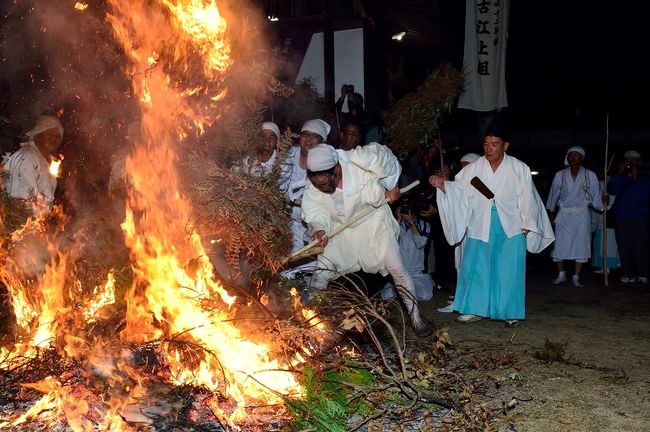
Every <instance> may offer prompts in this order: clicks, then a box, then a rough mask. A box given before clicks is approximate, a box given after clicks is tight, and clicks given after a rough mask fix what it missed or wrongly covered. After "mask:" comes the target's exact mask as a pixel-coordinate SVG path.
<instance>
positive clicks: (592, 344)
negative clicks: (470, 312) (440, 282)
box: [422, 259, 650, 432]
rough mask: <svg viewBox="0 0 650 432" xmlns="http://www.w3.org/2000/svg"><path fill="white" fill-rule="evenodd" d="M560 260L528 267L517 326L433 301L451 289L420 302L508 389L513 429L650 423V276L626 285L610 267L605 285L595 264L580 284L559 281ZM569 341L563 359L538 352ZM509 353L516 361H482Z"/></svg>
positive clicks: (488, 377) (485, 373)
mask: <svg viewBox="0 0 650 432" xmlns="http://www.w3.org/2000/svg"><path fill="white" fill-rule="evenodd" d="M553 268H554V266H553V265H552V263H551V262H550V259H549V261H548V263H542V264H540V265H537V268H533V269H531V268H529V271H528V273H527V292H526V293H527V295H526V297H527V298H526V313H527V317H526V320H525V321H522V322H521V324H520V325H519V327H518V328H506V327H505V326H504V323H503V322H500V321H490V320H482V321H478V322H474V323H470V324H460V323H457V322H455V318H456V317H457V316H458V314H456V313H452V314H443V313H439V312H436V311H435V308H437V307H441V306H444V305H445V304H446V299H447V294H449V293H446V292H444V291H442V292H439V293H438V294H437V295H436V296H435V297H434V299H433V300H432V301H431V302H427V303H424V304H423V305H422V306H423V310H425V311H426V315H427V316H429V317H430V318H431V319H433V320H434V321H435V322H436V323H438V324H439V325H446V326H448V327H449V333H450V335H451V337H452V339H453V341H454V347H455V348H454V349H455V351H456V355H459V356H467V358H468V361H473V362H474V363H475V364H477V368H476V369H477V372H476V373H477V378H479V379H482V380H484V382H486V383H487V384H488V386H491V385H494V386H495V387H499V388H501V390H500V391H501V392H503V391H504V388H505V391H506V392H509V393H510V395H511V397H512V399H514V400H515V401H516V402H513V403H514V404H515V405H514V408H513V410H512V413H513V414H514V416H515V420H514V424H513V426H514V430H516V431H518V432H524V431H531V432H532V431H535V432H539V431H571V432H578V431H590V432H591V431H626V432H631V431H639V432H641V431H650V286H649V285H638V284H634V285H624V284H622V283H621V282H619V280H618V275H617V274H616V272H613V274H612V275H611V276H610V281H609V287H607V288H606V287H605V286H604V280H603V276H602V275H598V274H595V273H593V271H592V270H591V269H586V271H583V273H584V274H583V277H582V279H583V283H584V285H585V286H584V287H583V288H575V287H573V286H572V285H569V284H564V285H561V286H553V285H551V280H552V279H553V278H554V277H555V272H554V270H553ZM567 273H569V272H567ZM547 341H548V343H547ZM549 343H550V344H549ZM546 346H550V347H555V348H557V347H560V349H551V350H549V349H545V347H546ZM562 349H564V352H563V355H560V358H561V359H564V361H554V362H549V361H546V362H544V361H541V360H539V359H538V358H537V357H542V358H548V355H547V354H548V353H549V352H551V353H557V352H558V351H560V352H561V350H562ZM504 355H508V356H512V357H513V358H514V362H512V363H511V364H508V365H507V366H506V367H497V368H495V367H485V368H483V367H481V363H482V362H485V360H486V358H487V357H490V358H499V357H500V356H504Z"/></svg>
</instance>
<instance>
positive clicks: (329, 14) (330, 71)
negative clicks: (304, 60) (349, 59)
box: [323, 0, 336, 105]
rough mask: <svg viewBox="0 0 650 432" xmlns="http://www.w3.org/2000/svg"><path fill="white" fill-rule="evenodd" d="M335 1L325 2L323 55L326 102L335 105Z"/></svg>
mask: <svg viewBox="0 0 650 432" xmlns="http://www.w3.org/2000/svg"><path fill="white" fill-rule="evenodd" d="M335 7H336V5H335V0H325V25H324V28H323V54H324V57H325V58H324V65H325V100H326V101H327V103H328V104H332V105H333V104H334V100H335V95H336V89H335V88H334V19H335V16H336V13H335V12H336V11H335Z"/></svg>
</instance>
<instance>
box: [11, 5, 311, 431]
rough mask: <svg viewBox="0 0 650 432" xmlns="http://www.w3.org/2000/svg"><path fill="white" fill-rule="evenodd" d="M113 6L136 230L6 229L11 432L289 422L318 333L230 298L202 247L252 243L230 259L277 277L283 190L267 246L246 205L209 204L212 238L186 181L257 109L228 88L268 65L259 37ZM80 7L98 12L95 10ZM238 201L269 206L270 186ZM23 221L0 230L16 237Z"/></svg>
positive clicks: (56, 215) (128, 206) (127, 198)
mask: <svg viewBox="0 0 650 432" xmlns="http://www.w3.org/2000/svg"><path fill="white" fill-rule="evenodd" d="M105 3H106V11H105V14H104V19H105V22H106V25H107V26H110V28H111V30H112V32H111V38H113V39H114V41H115V42H116V44H117V45H119V47H120V49H121V51H122V54H123V56H124V58H123V62H120V63H119V64H122V63H123V71H122V73H123V76H124V77H126V78H127V79H129V80H130V83H129V89H128V96H127V99H128V100H129V101H131V102H132V103H134V104H137V122H136V123H137V127H136V129H137V133H134V134H132V136H131V137H130V139H131V145H130V146H129V149H128V152H127V154H126V155H125V157H124V160H123V162H124V164H123V171H124V173H123V176H124V180H125V181H124V184H125V185H126V186H125V191H124V194H123V195H121V196H120V198H122V199H123V201H122V204H123V207H122V208H121V211H122V214H123V218H122V220H121V224H120V226H119V229H116V230H115V232H111V234H110V235H109V236H104V237H102V233H101V231H102V230H103V229H104V228H105V227H104V226H103V224H102V220H103V219H101V217H97V218H96V221H94V222H93V223H87V224H86V228H85V229H84V230H78V229H76V228H75V226H76V225H75V221H70V217H67V216H65V215H63V213H62V210H61V208H55V209H53V210H52V212H50V213H49V214H48V215H47V216H42V217H28V218H26V220H24V223H22V222H23V221H20V222H21V223H13V222H12V226H11V229H9V228H6V229H5V231H6V233H7V235H6V236H5V237H4V243H3V245H2V254H3V255H2V257H1V258H2V263H0V280H1V282H2V284H3V286H4V288H5V289H6V293H5V294H4V295H5V296H6V297H7V298H8V300H9V303H10V307H11V311H12V320H13V321H14V323H13V327H14V329H15V331H14V332H13V334H12V335H11V336H10V337H5V338H4V340H3V341H2V343H1V344H0V405H1V407H0V428H3V429H9V430H30V431H32V430H56V429H61V430H63V429H65V428H70V429H72V430H74V431H89V430H96V429H99V430H105V431H128V430H140V429H139V428H140V427H142V426H147V427H151V426H154V427H155V426H156V425H157V424H158V423H157V422H160V421H163V420H164V424H165V425H166V426H165V427H170V425H171V426H172V427H173V426H174V425H176V426H183V425H198V424H201V423H212V424H214V425H221V426H220V427H224V428H225V427H234V426H235V425H240V424H243V423H245V422H246V421H247V420H248V418H249V417H250V415H251V407H259V406H265V407H272V408H269V410H270V411H271V412H272V414H273V415H274V416H278V415H280V416H281V414H282V412H283V410H282V409H278V408H277V407H278V406H282V403H283V401H284V399H285V398H287V397H295V396H300V395H301V394H302V393H303V388H302V386H301V385H300V384H299V382H298V381H297V379H296V376H295V374H294V373H295V371H296V370H295V368H296V366H298V365H300V364H302V363H304V362H305V360H306V359H307V358H309V356H310V355H311V353H312V352H314V350H315V349H316V348H317V346H318V344H319V343H320V342H319V338H320V336H319V335H318V332H320V330H318V329H317V328H316V327H314V326H313V325H312V324H313V323H310V324H309V325H306V321H305V318H302V314H301V313H300V307H299V306H297V308H296V309H295V312H296V313H295V316H296V317H297V318H296V319H295V320H292V321H286V322H281V323H280V322H278V321H276V320H275V317H274V316H272V315H270V314H268V313H267V312H265V313H260V309H255V308H261V307H262V305H261V303H251V302H250V301H249V300H248V299H241V298H238V297H236V296H234V295H233V294H231V292H229V291H228V290H227V289H226V288H225V287H224V285H223V284H222V283H221V282H220V281H219V279H218V278H216V277H215V272H214V269H213V267H212V264H211V262H210V259H209V258H208V252H207V250H206V247H205V246H204V244H203V241H204V236H203V234H204V231H205V229H206V227H207V228H208V229H210V228H222V229H223V227H224V226H225V227H228V228H227V229H229V230H230V232H231V233H232V232H240V234H239V235H238V236H235V235H232V234H231V235H230V239H231V240H230V241H231V242H232V244H233V246H232V248H233V249H234V248H235V247H237V248H239V249H240V250H244V251H246V252H249V254H252V253H253V252H256V253H257V256H258V257H259V262H260V263H261V265H262V266H268V267H270V268H271V269H272V270H274V269H277V265H275V268H274V261H277V260H278V259H279V258H281V257H282V256H283V255H284V254H285V253H284V251H283V252H282V253H281V252H280V251H281V250H282V248H283V247H285V246H286V241H285V242H284V243H283V240H282V238H283V236H284V237H287V238H288V234H287V233H286V231H283V229H285V230H286V228H283V229H280V228H279V227H286V226H288V222H287V219H283V218H284V217H286V211H283V210H282V209H283V203H282V201H281V199H280V198H278V197H273V196H272V194H274V193H275V192H276V191H274V190H272V189H270V191H267V192H266V194H265V195H264V196H265V198H264V200H259V199H257V202H256V204H257V206H258V207H259V208H260V216H259V217H258V218H257V219H255V218H254V220H257V221H258V222H257V225H255V223H250V224H249V226H252V228H251V229H250V231H254V230H255V229H260V230H261V231H262V233H269V232H270V233H272V234H263V235H261V236H259V237H260V238H261V239H262V240H261V241H258V240H255V239H253V238H252V236H251V235H249V234H247V233H246V232H245V231H243V230H242V228H243V227H245V226H246V225H245V224H242V221H241V218H242V215H244V216H245V213H242V211H243V210H245V208H242V206H241V205H237V204H236V202H235V201H233V200H234V198H232V199H231V201H230V202H228V201H227V200H221V203H222V205H221V207H219V205H218V202H217V204H215V203H214V202H213V201H211V203H212V204H211V207H210V208H209V210H210V211H213V210H214V211H215V214H214V215H213V217H212V220H211V222H212V225H211V226H209V225H208V224H207V223H205V220H204V219H206V218H205V217H203V218H202V217H201V215H202V214H205V212H203V213H201V212H195V211H194V210H193V206H192V203H191V199H190V198H189V197H188V195H187V191H188V188H190V189H191V188H194V190H197V189H199V190H200V182H199V181H198V180H197V181H194V182H188V181H187V179H185V180H183V178H182V177H181V174H180V166H181V165H182V163H184V164H188V163H191V161H195V163H194V166H195V167H196V166H197V163H196V161H197V160H200V159H201V158H203V159H205V158H207V157H212V156H213V153H214V152H215V148H218V146H219V144H215V143H214V142H211V143H206V141H205V140H206V137H208V136H209V134H206V132H207V131H208V130H212V131H214V130H215V129H219V126H218V125H219V121H220V119H223V118H227V117H228V115H229V113H230V114H232V113H233V112H236V111H237V109H238V107H241V106H242V105H243V106H244V108H246V107H251V106H254V105H255V101H252V102H251V101H246V100H241V98H237V99H236V100H232V99H229V98H228V93H229V91H230V87H229V85H230V84H231V83H232V82H234V81H236V80H235V79H234V78H230V79H229V78H228V76H229V74H231V76H242V77H243V75H242V73H243V70H245V69H246V67H242V66H237V65H236V64H235V63H236V62H235V60H234V58H233V52H235V51H236V52H237V53H238V55H242V56H243V55H244V54H246V55H248V56H249V57H250V56H252V55H253V54H254V53H251V50H253V48H251V47H250V46H248V45H247V44H246V43H245V42H244V41H245V40H246V39H248V38H247V35H246V31H250V29H248V28H241V29H231V28H230V27H228V24H227V21H226V19H225V17H224V16H228V14H231V15H232V14H234V9H228V8H227V7H226V8H225V10H222V9H220V7H219V6H218V5H217V4H216V2H215V1H214V0H209V1H208V0H155V1H150V0H108V1H107V2H105ZM234 3H235V4H233V7H234V8H236V7H239V6H240V3H238V2H234ZM67 6H70V7H73V6H74V10H75V13H78V14H86V13H88V8H87V5H86V7H84V4H83V3H77V5H72V4H71V5H67ZM48 7H53V6H52V5H50V4H48ZM61 7H66V6H63V5H61ZM246 19H247V18H246V17H244V18H243V19H241V20H240V22H246ZM43 31H45V30H43ZM100 34H103V33H100ZM95 36H96V35H95ZM87 42H88V43H91V42H92V38H89V39H88V41H87ZM238 68H241V69H238ZM248 72H249V73H250V70H248ZM241 79H242V80H243V78H241ZM247 85H248V87H249V88H251V87H255V85H254V84H252V83H251V82H250V81H249V82H247ZM258 86H259V87H264V84H258ZM254 91H255V88H252V90H251V92H254ZM247 104H248V105H247ZM102 109H105V107H102ZM120 109H121V107H120V106H116V107H115V110H116V111H119V110H120ZM249 111H250V110H248V111H247V110H246V109H242V110H241V111H239V112H241V113H242V115H241V116H242V118H240V120H241V121H244V120H249V119H255V118H256V117H255V114H256V112H253V114H252V115H248V116H246V113H247V112H249ZM223 129H224V130H227V129H228V127H227V126H224V127H223ZM251 130H252V131H253V132H250V133H254V134H256V133H257V130H259V129H258V128H257V127H255V128H251ZM213 136H214V135H213ZM240 138H242V137H240ZM197 143H199V144H200V143H204V144H205V146H200V145H199V146H197ZM246 144H250V142H243V143H242V142H241V140H240V144H239V145H240V146H242V145H246ZM224 146H225V145H224ZM190 148H191V150H188V149H190ZM216 151H218V150H216ZM224 152H225V151H224ZM69 159H71V158H66V161H68V160H69ZM78 160H79V158H77V159H76V160H75V162H76V161H78ZM210 169H211V170H212V171H211V173H209V172H205V171H204V172H203V175H204V176H205V178H208V177H209V178H212V179H213V180H214V178H223V179H226V180H228V181H232V182H235V181H236V179H234V178H232V177H231V176H230V174H229V173H227V172H223V173H221V172H220V169H222V168H220V166H219V165H218V164H215V165H211V166H210ZM195 174H196V173H195ZM194 178H195V179H200V175H199V176H198V177H197V176H195V177H194ZM233 184H235V185H236V183H233ZM233 189H234V190H236V191H238V193H239V194H242V195H248V196H249V199H250V200H255V197H256V196H261V195H262V192H261V191H263V190H264V185H258V186H255V185H252V186H246V187H244V186H241V187H239V188H236V187H235V188H233ZM251 191H253V192H251ZM223 195H224V196H227V193H224V194H223ZM231 197H233V195H231ZM104 199H109V198H108V196H106V197H104ZM210 199H212V198H210ZM233 203H234V204H233ZM215 206H216V207H215ZM99 208H101V207H99V206H98V207H97V208H96V209H95V211H94V214H97V213H101V212H100V211H98V210H97V209H99ZM219 208H221V210H223V209H228V208H230V212H227V211H221V213H219V212H218V211H217V210H218V209H219ZM251 208H253V207H251ZM9 214H10V213H9V212H5V213H4V214H3V215H0V216H1V217H2V221H3V222H4V223H5V225H7V224H8V222H9V219H7V216H9ZM86 214H88V213H84V215H86ZM14 219H15V218H14ZM202 219H203V220H202ZM238 219H240V220H239V223H237V220H238ZM215 222H216V223H215ZM201 224H202V225H201ZM264 224H265V225H264ZM274 227H278V228H277V230H276V229H275V228H274ZM262 228H263V230H262ZM227 229H223V231H224V232H225V231H227ZM224 232H216V235H217V236H219V235H222V234H223V235H225V234H224ZM213 234H215V233H214V232H213ZM226 234H227V233H226ZM105 237H107V238H105ZM247 241H248V243H246V242H247ZM255 242H257V243H255ZM253 243H255V245H254V246H250V245H251V244H253ZM277 244H279V245H280V246H275V245H277ZM283 244H284V245H285V246H283ZM107 245H108V246H107ZM274 248H276V249H274ZM111 249H112V251H113V252H112V253H111V252H110V250H111ZM100 251H101V252H102V253H103V252H106V251H109V252H107V253H106V254H105V256H103V257H102V256H101V253H100ZM237 252H238V251H237ZM106 255H113V256H111V257H107V256H106ZM276 256H277V258H274V257H276ZM104 264H110V265H104ZM309 318H313V315H309ZM159 424H162V423H159ZM160 428H161V429H162V427H160Z"/></svg>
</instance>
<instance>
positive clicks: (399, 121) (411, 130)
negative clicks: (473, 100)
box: [389, 64, 463, 160]
mask: <svg viewBox="0 0 650 432" xmlns="http://www.w3.org/2000/svg"><path fill="white" fill-rule="evenodd" d="M462 90H463V75H462V73H461V72H460V71H459V70H458V69H456V68H455V67H454V66H452V65H450V64H444V65H442V66H440V67H439V68H438V69H436V70H435V71H434V72H433V73H432V74H431V75H429V76H428V77H427V79H426V80H425V81H424V83H422V85H421V86H420V87H419V88H418V89H417V91H415V92H413V93H409V94H407V95H406V96H404V97H403V98H402V99H401V100H400V101H399V102H397V105H396V106H395V111H394V113H393V117H392V124H391V132H392V141H391V142H390V143H389V146H390V147H391V149H392V150H393V152H394V153H395V154H396V155H397V157H398V158H400V159H402V160H404V159H406V157H407V156H408V155H409V154H410V153H411V152H412V151H413V150H415V149H417V148H418V147H419V146H421V145H422V144H429V143H432V142H433V141H435V140H436V138H437V136H438V130H439V127H440V122H441V120H442V116H443V115H444V114H445V113H446V112H449V111H451V110H452V109H453V108H454V107H455V105H456V99H457V98H458V96H459V95H460V93H461V92H462Z"/></svg>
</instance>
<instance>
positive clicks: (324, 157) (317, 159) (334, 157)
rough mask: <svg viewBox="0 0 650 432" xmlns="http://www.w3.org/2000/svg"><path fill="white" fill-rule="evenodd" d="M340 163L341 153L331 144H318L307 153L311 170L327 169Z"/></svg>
mask: <svg viewBox="0 0 650 432" xmlns="http://www.w3.org/2000/svg"><path fill="white" fill-rule="evenodd" d="M337 163H339V154H338V153H337V152H336V150H335V149H334V147H332V146H331V145H329V144H318V145H317V146H316V147H314V148H313V149H311V150H309V153H307V169H308V170H309V171H325V170H328V169H330V168H332V167H333V166H335V165H336V164H337Z"/></svg>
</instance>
